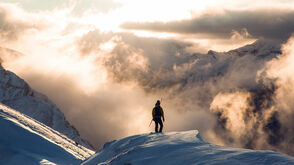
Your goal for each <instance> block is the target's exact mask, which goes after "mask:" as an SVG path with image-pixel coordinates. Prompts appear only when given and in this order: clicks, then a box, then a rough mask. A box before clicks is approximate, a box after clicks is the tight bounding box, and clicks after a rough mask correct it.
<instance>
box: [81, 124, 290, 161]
mask: <svg viewBox="0 0 294 165" xmlns="http://www.w3.org/2000/svg"><path fill="white" fill-rule="evenodd" d="M106 164H111V165H149V164H150V165H181V164H183V165H190V164H193V165H195V164H209V165H211V164H227V165H236V164H258V165H271V164H279V165H282V164H294V158H293V157H290V156H287V155H284V154H281V153H277V152H273V151H254V150H249V149H239V148H231V147H223V146H217V145H214V144H210V143H207V142H205V141H203V140H202V139H201V137H200V135H199V132H198V131H197V130H192V131H186V132H170V133H162V134H161V133H157V134H156V133H149V134H142V135H135V136H131V137H127V138H123V139H120V140H114V141H112V142H108V143H106V144H105V145H104V148H103V149H102V150H100V151H98V152H97V153H96V154H95V155H93V156H92V157H90V158H89V159H88V160H86V161H84V162H83V163H82V165H106Z"/></svg>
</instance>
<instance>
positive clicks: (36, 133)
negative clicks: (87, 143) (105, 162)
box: [0, 104, 94, 165]
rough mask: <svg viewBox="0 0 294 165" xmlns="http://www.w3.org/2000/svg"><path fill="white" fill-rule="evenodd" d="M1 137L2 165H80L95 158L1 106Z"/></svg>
mask: <svg viewBox="0 0 294 165" xmlns="http://www.w3.org/2000/svg"><path fill="white" fill-rule="evenodd" d="M0 133H1V135H0V164H6V165H7V164H8V165H9V164H17V165H18V164H30V165H33V164H53V163H54V164H79V163H80V162H81V161H82V160H84V159H85V158H87V157H89V156H90V155H92V154H94V152H93V151H91V150H89V149H87V148H85V147H83V146H81V145H76V144H75V142H74V141H73V140H71V139H69V138H67V137H66V136H64V135H63V134H60V133H59V132H57V131H55V130H53V129H52V128H50V127H48V126H46V125H44V124H42V123H40V122H38V121H36V120H34V119H32V118H30V117H28V116H26V115H24V114H22V113H20V112H17V111H16V110H13V109H11V108H8V107H7V106H5V105H3V104H0Z"/></svg>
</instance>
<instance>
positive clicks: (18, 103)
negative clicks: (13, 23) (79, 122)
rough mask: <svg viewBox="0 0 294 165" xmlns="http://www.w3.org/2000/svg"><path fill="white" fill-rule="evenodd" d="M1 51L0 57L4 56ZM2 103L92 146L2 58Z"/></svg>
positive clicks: (43, 96)
mask: <svg viewBox="0 0 294 165" xmlns="http://www.w3.org/2000/svg"><path fill="white" fill-rule="evenodd" d="M0 50H1V49H0ZM1 52H2V51H0V57H2V56H3V55H2V54H1ZM0 103H3V104H5V105H7V106H9V107H11V108H13V109H15V110H17V111H19V112H21V113H23V114H26V115H28V116H30V117H32V118H34V119H35V120H38V121H40V122H42V123H44V124H45V125H47V126H49V127H51V128H53V129H55V130H57V131H59V132H61V133H63V134H64V135H66V136H67V137H69V138H71V139H73V140H75V141H76V142H78V143H80V144H82V145H84V146H86V147H88V148H92V147H91V145H90V144H89V143H88V142H87V141H85V140H83V139H81V137H80V135H79V133H78V131H77V130H76V129H75V128H74V127H73V126H71V125H70V123H69V122H68V121H67V120H66V119H65V116H64V114H63V113H62V112H61V111H60V110H59V109H58V108H57V107H56V106H55V105H54V104H53V103H52V102H51V101H50V100H49V99H48V98H47V97H46V96H45V95H43V94H41V93H38V92H37V91H35V90H33V89H32V88H31V87H30V86H29V85H28V84H27V83H26V82H25V81H24V80H23V79H21V78H20V77H18V76H17V75H16V74H14V73H13V72H10V71H8V70H5V69H4V68H3V67H2V66H1V58H0Z"/></svg>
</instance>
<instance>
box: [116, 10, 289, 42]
mask: <svg viewBox="0 0 294 165" xmlns="http://www.w3.org/2000/svg"><path fill="white" fill-rule="evenodd" d="M293 19H294V11H293V10H290V9H289V10H281V9H263V10H260V9H259V10H245V11H242V10H241V11H240V10H224V11H223V12H216V13H214V12H212V13H204V14H202V15H200V16H196V17H195V18H192V19H186V20H179V21H169V22H142V23H137V22H126V23H124V24H122V25H121V27H122V28H126V29H135V30H150V31H157V32H172V33H183V34H195V35H196V36H198V37H202V38H203V37H209V38H230V37H232V33H234V34H235V33H236V31H241V32H242V31H243V33H244V29H246V33H247V35H246V33H245V36H246V37H254V38H266V39H279V40H281V39H282V40H285V39H287V38H289V37H290V35H291V33H292V32H293V30H294V23H293V22H294V20H293ZM248 34H250V35H251V36H249V35H248Z"/></svg>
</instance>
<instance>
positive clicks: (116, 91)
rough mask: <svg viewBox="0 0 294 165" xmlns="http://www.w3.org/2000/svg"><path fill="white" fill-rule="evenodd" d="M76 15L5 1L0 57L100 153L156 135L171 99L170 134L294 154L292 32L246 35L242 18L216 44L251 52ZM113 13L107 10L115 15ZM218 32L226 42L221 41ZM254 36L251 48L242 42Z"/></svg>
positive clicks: (248, 32)
mask: <svg viewBox="0 0 294 165" xmlns="http://www.w3.org/2000/svg"><path fill="white" fill-rule="evenodd" d="M73 8H74V7H73V6H70V7H67V6H65V7H62V8H54V10H48V11H44V12H41V11H39V12H37V13H34V12H27V11H25V10H24V9H22V8H21V7H19V6H17V5H11V4H10V5H8V4H1V3H0V9H1V10H0V35H1V36H2V38H1V40H0V46H1V47H4V48H9V49H1V51H0V54H1V57H0V59H1V64H2V65H3V66H4V67H5V68H6V69H8V70H11V71H13V72H15V73H16V74H17V75H19V76H20V77H21V78H23V79H24V80H25V81H26V82H28V83H29V85H30V86H31V87H32V88H33V89H35V90H37V91H39V92H41V93H43V94H45V95H47V96H48V98H49V99H50V100H51V101H52V102H53V103H54V104H56V105H57V107H59V108H60V110H61V111H62V112H63V113H64V114H65V116H66V119H67V120H68V121H69V122H70V123H71V124H72V125H73V126H74V127H75V128H77V130H78V131H79V133H80V134H81V136H82V138H84V139H87V140H88V141H89V142H90V143H91V144H93V145H94V146H95V148H96V149H99V148H101V147H102V146H103V144H104V143H105V142H107V141H110V140H113V139H117V138H121V137H125V136H130V135H134V134H139V133H148V132H151V131H153V129H154V128H153V127H154V126H153V125H152V126H151V127H148V125H149V123H150V121H151V118H152V117H151V111H152V108H153V106H154V104H155V102H156V100H162V107H163V110H164V112H165V119H166V122H165V123H164V132H168V131H181V130H191V129H197V130H199V131H200V134H201V136H202V137H203V138H204V139H205V140H206V141H209V142H213V143H215V144H219V145H226V146H236V147H244V148H251V149H271V150H275V151H280V152H283V153H287V154H290V155H294V151H293V149H292V148H293V146H292V145H293V138H292V137H291V134H292V132H293V128H294V127H293V123H292V121H293V117H294V115H293V111H292V109H293V108H292V107H293V106H294V105H293V103H292V100H293V97H294V91H293V82H294V81H293V80H292V79H293V78H292V77H293V75H292V73H293V72H292V70H293V68H292V66H293V64H292V62H293V61H294V60H293V53H292V50H291V48H292V47H293V39H289V41H288V42H287V39H285V36H289V35H290V32H291V31H292V30H291V27H290V28H289V29H288V31H286V32H285V33H282V35H281V36H279V35H277V34H278V33H275V35H274V37H273V36H271V35H257V34H255V33H257V32H259V33H261V32H260V30H258V31H257V32H254V33H252V30H250V29H254V28H258V26H256V25H255V24H254V23H250V28H248V29H246V27H243V26H241V25H243V22H242V20H238V21H237V23H238V28H240V29H234V27H233V26H232V27H230V26H226V37H227V38H228V39H227V40H226V41H227V42H224V43H221V44H219V45H217V46H218V47H226V46H228V45H230V44H232V43H233V42H238V44H241V43H242V44H243V45H242V46H244V47H242V48H239V49H233V50H231V51H225V50H226V49H225V48H224V49H223V51H222V52H215V51H213V50H210V48H212V47H214V46H215V45H213V44H212V43H217V42H216V41H214V40H209V39H211V36H209V38H206V40H209V42H206V44H203V43H202V42H200V41H199V42H192V41H191V40H187V39H186V38H185V37H184V38H182V36H180V34H179V36H177V37H170V38H168V37H152V36H140V35H137V34H136V33H134V32H132V31H128V30H126V29H124V30H121V29H120V30H105V29H103V28H100V24H99V25H97V26H94V25H96V24H97V22H98V23H99V21H101V20H99V21H97V20H95V21H92V20H91V21H89V22H90V23H88V22H87V23H84V22H83V21H82V20H84V19H85V20H87V19H90V18H91V17H94V16H97V13H94V14H93V13H91V12H88V13H87V12H85V13H83V14H82V15H79V16H76V15H75V14H76V13H74V14H73ZM112 10H114V12H117V10H119V9H116V8H115V9H112ZM112 10H111V11H112ZM256 10H257V9H256ZM11 11H14V13H20V14H15V15H13V14H11V13H12V12H11ZM262 11H264V10H261V11H260V12H262ZM109 12H110V11H109ZM238 13H239V14H241V15H242V11H238ZM254 13H258V12H254ZM289 13H290V15H292V12H286V14H288V15H289ZM95 14H96V15H95ZM107 14H108V13H107V12H106V13H104V12H102V15H103V16H105V17H106V18H112V17H111V14H110V16H109V15H107ZM247 14H248V12H246V11H245V14H243V15H244V16H247ZM279 14H283V12H281V13H278V15H279ZM12 15H13V16H14V17H11V16H12ZM98 15H99V16H101V13H99V14H98ZM288 15H286V18H288ZM21 16H24V18H25V19H23V17H21ZM107 16H109V17H107ZM266 16H267V17H266V18H268V17H269V16H268V15H266ZM82 18H83V19H82ZM95 18H96V17H95ZM99 18H100V17H99ZM207 19H208V18H207ZM219 19H222V18H219ZM260 19H262V18H258V19H257V20H260ZM41 20H43V21H41ZM44 20H46V21H44ZM106 20H107V19H106ZM193 20H194V18H193V19H190V21H192V22H193ZM201 20H204V18H202V19H201ZM268 20H270V19H268ZM103 21H105V20H103ZM103 21H101V22H103ZM184 21H186V22H189V20H188V21H187V19H185V20H184ZM194 21H195V20H194ZM231 21H232V22H231V24H234V20H231ZM93 22H94V23H93ZM178 22H181V21H178ZM204 22H205V23H207V22H209V20H205V21H204ZM275 24H276V26H275V27H277V29H275V30H277V31H278V29H279V28H278V27H280V26H281V27H283V28H284V27H285V26H284V25H285V22H282V24H281V25H280V24H279V21H276V22H275ZM15 25H19V26H15ZM204 25H205V26H207V25H206V24H204ZM239 25H240V26H239ZM282 25H283V26H282ZM10 26H13V27H14V28H9V27H10ZM101 26H102V25H101ZM199 26H200V25H199ZM214 28H215V27H214ZM114 29H115V28H114ZM239 31H240V32H239ZM175 33H176V31H175ZM207 33H208V32H207V31H205V34H207ZM267 33H270V32H267ZM252 34H253V35H252ZM210 35H213V37H212V38H214V39H216V40H218V42H221V41H223V37H220V36H219V34H217V35H214V34H210ZM260 36H261V38H259V37H260ZM248 37H249V38H251V39H252V42H250V45H247V46H245V44H244V43H243V42H240V41H237V40H243V39H244V38H245V39H246V38H248ZM262 37H265V38H262ZM277 38H278V39H277ZM192 39H193V36H192ZM247 41H248V40H246V42H247ZM250 41H251V40H250ZM286 42H287V43H286ZM207 45H210V46H207ZM281 45H282V46H281ZM236 48H238V47H236ZM10 50H11V51H10ZM12 50H14V51H12Z"/></svg>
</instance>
